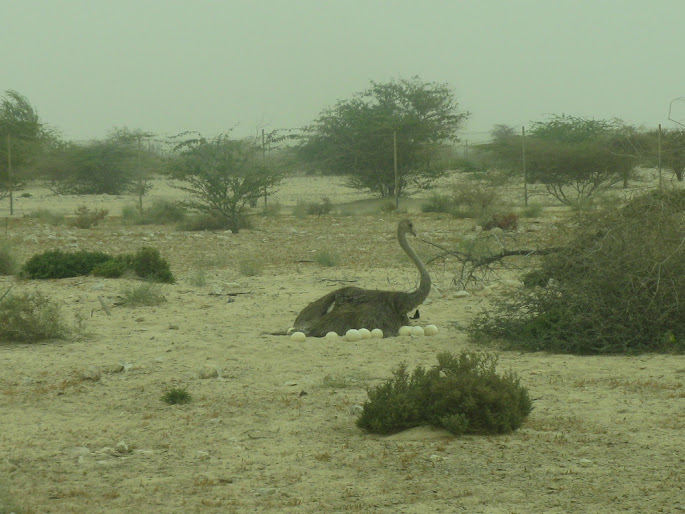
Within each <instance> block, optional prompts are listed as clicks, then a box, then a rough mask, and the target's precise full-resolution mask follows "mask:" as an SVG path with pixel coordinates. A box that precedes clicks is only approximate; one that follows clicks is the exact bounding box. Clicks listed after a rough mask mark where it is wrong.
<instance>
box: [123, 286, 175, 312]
mask: <svg viewBox="0 0 685 514" xmlns="http://www.w3.org/2000/svg"><path fill="white" fill-rule="evenodd" d="M121 298H122V300H121V304H122V305H125V306H127V307H142V306H145V307H152V306H155V305H161V304H163V303H164V302H166V301H167V300H166V298H165V297H164V295H163V294H162V291H161V289H160V287H159V285H158V284H152V283H148V282H146V283H143V284H140V285H138V286H136V287H132V288H129V289H125V290H124V291H123V292H122V295H121Z"/></svg>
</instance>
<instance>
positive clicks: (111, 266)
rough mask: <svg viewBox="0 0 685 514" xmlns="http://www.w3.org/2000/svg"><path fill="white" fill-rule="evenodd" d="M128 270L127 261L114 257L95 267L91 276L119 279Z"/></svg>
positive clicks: (128, 263)
mask: <svg viewBox="0 0 685 514" xmlns="http://www.w3.org/2000/svg"><path fill="white" fill-rule="evenodd" d="M129 269H131V264H130V262H129V259H126V258H124V257H114V258H112V259H110V260H108V261H105V262H103V263H101V264H98V265H97V266H95V267H94V268H93V270H92V271H91V274H92V275H94V276H96V277H104V278H119V277H121V276H122V275H123V274H124V273H126V271H127V270H129Z"/></svg>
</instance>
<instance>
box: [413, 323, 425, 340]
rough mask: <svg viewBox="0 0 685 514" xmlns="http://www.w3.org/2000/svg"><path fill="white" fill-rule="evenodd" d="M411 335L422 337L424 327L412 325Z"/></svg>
mask: <svg viewBox="0 0 685 514" xmlns="http://www.w3.org/2000/svg"><path fill="white" fill-rule="evenodd" d="M411 335H412V336H414V337H420V336H422V335H423V328H421V327H419V326H418V325H417V326H415V327H411Z"/></svg>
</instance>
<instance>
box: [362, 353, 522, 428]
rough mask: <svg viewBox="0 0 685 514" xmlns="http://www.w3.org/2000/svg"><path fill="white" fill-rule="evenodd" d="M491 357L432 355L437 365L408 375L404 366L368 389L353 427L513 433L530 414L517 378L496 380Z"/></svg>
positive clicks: (510, 375) (494, 359)
mask: <svg viewBox="0 0 685 514" xmlns="http://www.w3.org/2000/svg"><path fill="white" fill-rule="evenodd" d="M496 365H497V357H495V356H494V355H491V354H479V353H475V352H462V353H461V354H460V355H457V356H455V355H453V354H450V353H448V352H443V353H440V354H438V364H437V365H436V366H433V367H432V368H431V369H429V370H426V369H425V368H424V367H422V366H418V367H417V368H416V369H415V370H414V371H413V372H412V373H411V374H409V372H408V371H407V367H406V365H401V366H400V367H399V368H397V370H395V371H394V372H393V378H391V379H389V380H387V381H386V382H385V383H383V384H381V385H379V386H377V387H375V388H373V389H370V390H369V392H368V394H369V400H368V401H367V402H366V403H365V404H364V410H363V412H362V415H361V417H360V418H359V419H358V420H357V426H359V427H360V428H363V429H365V430H368V431H369V432H375V433H379V434H390V433H393V432H399V431H401V430H406V429H408V428H413V427H417V426H421V425H433V426H438V427H442V428H444V429H446V430H448V431H449V432H451V433H453V434H455V435H462V434H480V435H485V434H505V433H509V432H512V431H514V430H516V429H518V428H519V427H520V426H521V424H522V423H523V421H524V420H525V418H526V417H527V416H528V415H529V414H530V412H531V410H532V402H531V400H530V397H529V396H528V391H527V390H526V388H524V387H523V386H521V384H520V381H519V377H518V376H517V375H516V374H515V373H513V372H511V371H508V372H505V373H504V374H503V375H498V374H497V372H496V369H495V368H496Z"/></svg>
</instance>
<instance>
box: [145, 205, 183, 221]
mask: <svg viewBox="0 0 685 514" xmlns="http://www.w3.org/2000/svg"><path fill="white" fill-rule="evenodd" d="M186 216H187V213H186V210H185V209H184V208H183V206H182V205H179V204H178V203H176V202H169V201H167V200H155V201H154V202H152V205H150V208H149V209H148V210H147V211H146V212H145V219H147V220H150V221H149V223H155V224H157V225H165V224H167V223H179V222H181V221H183V220H184V219H186Z"/></svg>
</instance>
